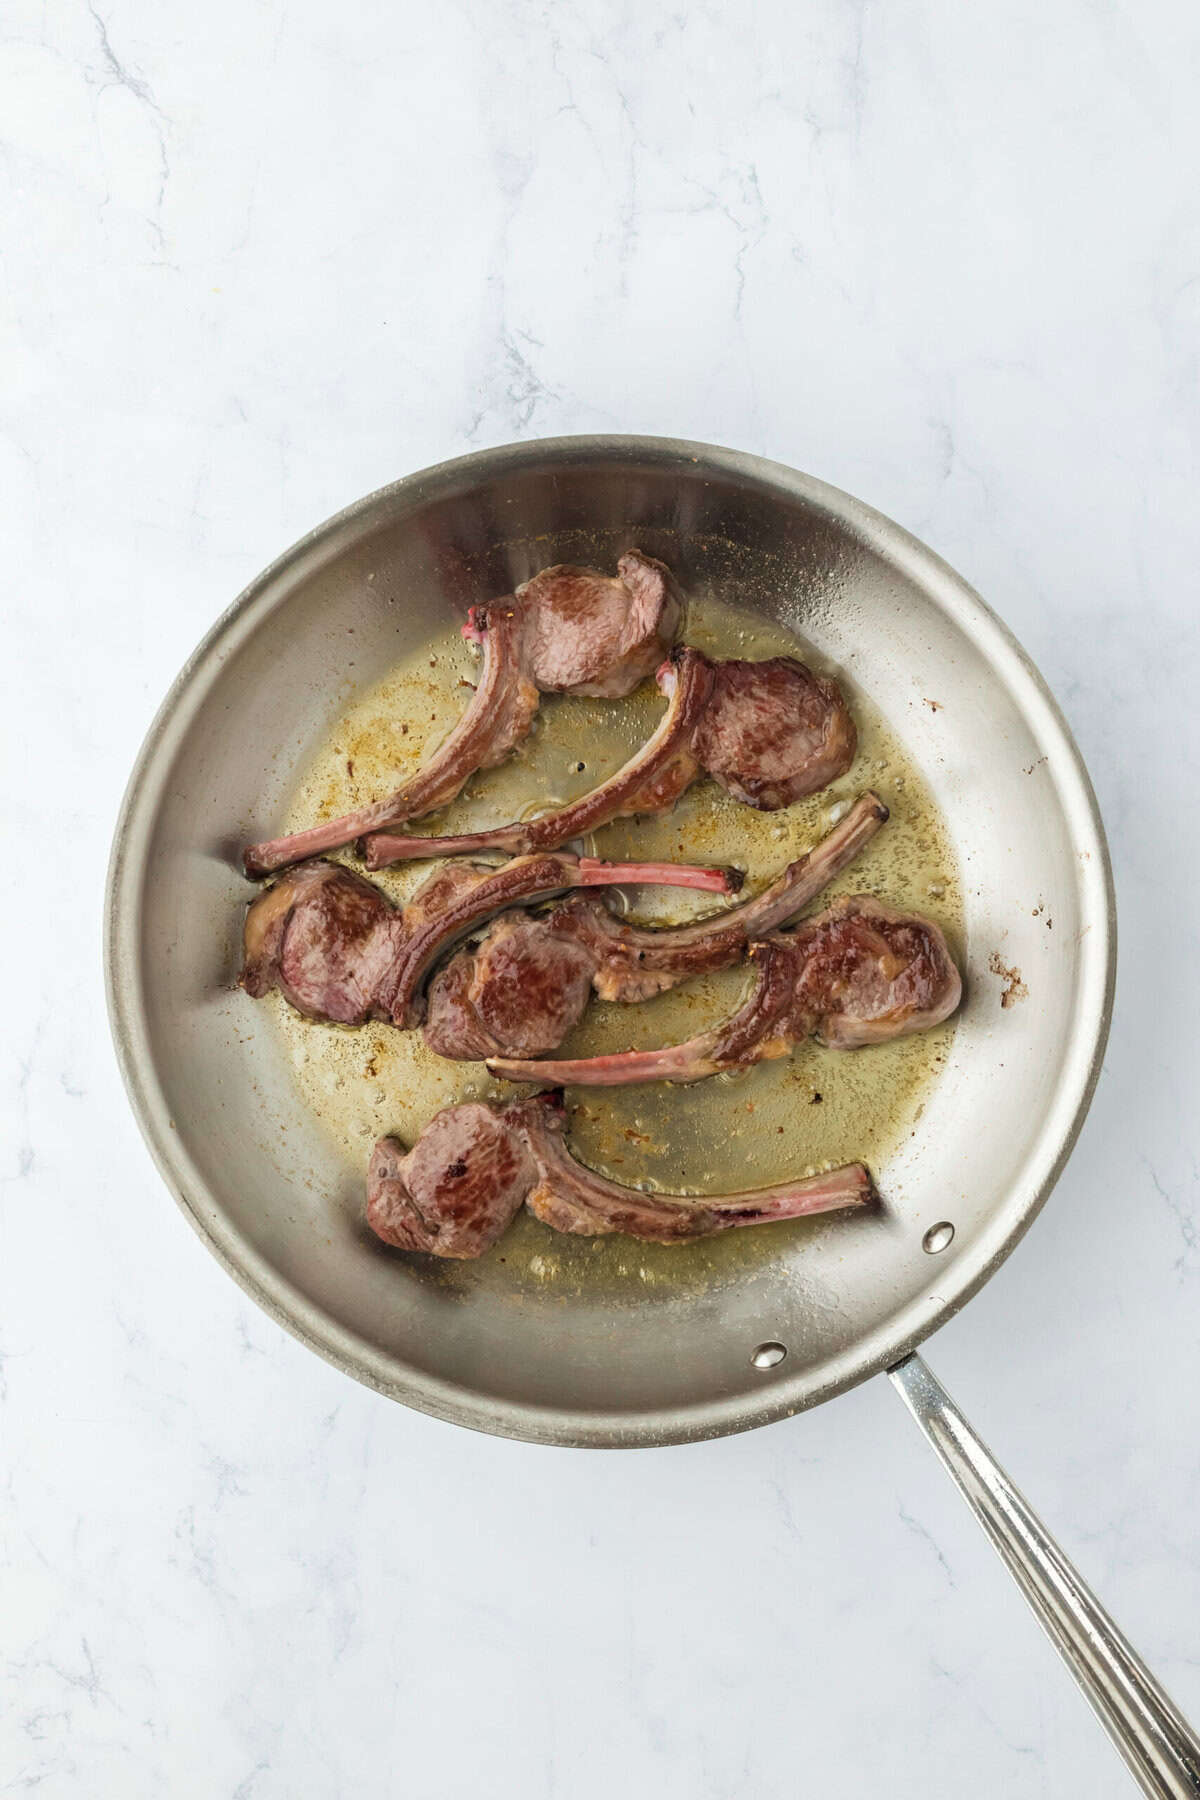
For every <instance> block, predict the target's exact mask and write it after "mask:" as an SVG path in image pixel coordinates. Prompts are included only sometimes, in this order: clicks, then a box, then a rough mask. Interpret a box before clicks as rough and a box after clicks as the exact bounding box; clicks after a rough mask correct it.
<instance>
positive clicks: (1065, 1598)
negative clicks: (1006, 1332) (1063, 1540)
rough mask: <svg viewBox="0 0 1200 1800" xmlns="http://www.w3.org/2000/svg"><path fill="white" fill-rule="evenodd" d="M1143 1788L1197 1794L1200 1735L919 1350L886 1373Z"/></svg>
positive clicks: (1161, 1794) (1166, 1794) (1188, 1797)
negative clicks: (1084, 1580)
mask: <svg viewBox="0 0 1200 1800" xmlns="http://www.w3.org/2000/svg"><path fill="white" fill-rule="evenodd" d="M888 1374H889V1375H890V1376H891V1378H892V1381H893V1383H894V1384H895V1386H896V1387H897V1388H898V1389H899V1391H900V1394H901V1396H902V1397H903V1399H904V1401H905V1404H906V1405H907V1406H908V1409H909V1411H910V1412H911V1413H912V1415H913V1417H914V1419H915V1420H916V1421H917V1424H918V1425H919V1426H920V1427H921V1429H922V1431H924V1433H925V1435H926V1437H927V1438H928V1439H929V1441H930V1443H931V1444H932V1445H933V1447H934V1449H935V1450H936V1451H937V1453H938V1455H939V1456H940V1457H941V1459H942V1462H943V1463H944V1465H945V1467H946V1468H947V1469H948V1470H949V1472H950V1474H951V1476H952V1477H953V1478H954V1480H955V1481H956V1482H957V1483H958V1486H959V1487H960V1488H961V1490H962V1492H963V1494H964V1495H965V1497H966V1500H967V1504H968V1505H969V1506H970V1508H971V1510H972V1512H973V1513H974V1514H975V1516H976V1518H977V1519H978V1520H979V1522H980V1524H981V1525H982V1526H983V1528H984V1530H985V1531H986V1532H987V1534H988V1536H989V1537H990V1538H991V1540H992V1543H993V1544H994V1545H995V1547H996V1549H997V1550H998V1551H999V1552H1000V1555H1001V1556H1002V1557H1003V1559H1004V1561H1005V1563H1006V1564H1007V1566H1008V1571H1009V1573H1010V1574H1011V1575H1012V1576H1013V1578H1014V1579H1015V1581H1016V1583H1017V1585H1018V1587H1019V1588H1020V1589H1021V1592H1022V1593H1023V1594H1024V1595H1025V1598H1026V1599H1027V1600H1028V1602H1029V1604H1030V1606H1032V1608H1033V1610H1034V1612H1035V1613H1036V1614H1037V1617H1038V1619H1039V1621H1040V1622H1041V1624H1042V1626H1043V1627H1044V1628H1045V1630H1046V1632H1047V1634H1048V1636H1049V1638H1050V1640H1051V1642H1052V1643H1053V1644H1054V1646H1055V1648H1056V1649H1057V1650H1058V1652H1059V1654H1060V1655H1061V1656H1062V1658H1063V1660H1064V1661H1065V1662H1066V1664H1067V1666H1068V1668H1069V1669H1070V1670H1071V1673H1072V1674H1073V1675H1074V1677H1075V1679H1076V1681H1077V1682H1078V1683H1079V1685H1080V1687H1081V1688H1082V1689H1083V1691H1084V1693H1085V1695H1086V1696H1087V1698H1088V1701H1089V1702H1090V1704H1091V1706H1092V1708H1093V1709H1094V1711H1095V1712H1096V1714H1097V1715H1098V1717H1099V1719H1100V1723H1101V1724H1102V1725H1103V1726H1104V1728H1105V1730H1106V1731H1107V1732H1108V1735H1109V1736H1110V1737H1111V1738H1112V1740H1113V1742H1114V1744H1115V1745H1116V1746H1117V1749H1118V1750H1119V1751H1120V1752H1121V1755H1122V1756H1123V1757H1124V1758H1125V1761H1126V1763H1127V1764H1128V1766H1129V1769H1130V1771H1131V1772H1132V1774H1133V1776H1134V1778H1135V1779H1136V1781H1137V1782H1138V1783H1139V1785H1140V1786H1141V1788H1142V1790H1143V1792H1144V1793H1147V1794H1153V1795H1154V1796H1155V1797H1156V1800H1197V1796H1200V1739H1197V1737H1196V1734H1195V1733H1194V1732H1193V1730H1192V1729H1191V1727H1190V1725H1189V1724H1188V1722H1187V1720H1186V1719H1185V1718H1184V1717H1183V1715H1182V1713H1180V1712H1179V1711H1178V1709H1177V1708H1176V1707H1175V1706H1174V1704H1173V1703H1172V1701H1171V1700H1170V1699H1169V1698H1168V1696H1167V1695H1166V1694H1165V1693H1164V1692H1163V1690H1162V1688H1160V1687H1159V1685H1158V1683H1157V1681H1155V1679H1154V1677H1153V1675H1151V1673H1150V1671H1149V1669H1148V1668H1147V1667H1146V1665H1145V1663H1143V1662H1142V1660H1141V1658H1140V1657H1139V1656H1138V1655H1137V1654H1136V1652H1135V1651H1134V1649H1133V1646H1132V1645H1131V1644H1130V1643H1129V1642H1128V1641H1127V1639H1126V1638H1124V1637H1123V1636H1122V1634H1121V1633H1120V1631H1118V1629H1117V1627H1116V1625H1114V1623H1113V1621H1112V1620H1111V1619H1110V1618H1109V1616H1108V1614H1107V1613H1106V1612H1105V1611H1104V1608H1103V1607H1102V1606H1101V1605H1100V1603H1099V1601H1098V1600H1097V1599H1096V1597H1095V1595H1094V1594H1092V1592H1091V1591H1090V1589H1089V1588H1088V1587H1087V1586H1086V1584H1085V1583H1084V1582H1083V1581H1082V1580H1081V1579H1080V1577H1079V1575H1078V1574H1077V1572H1076V1571H1075V1569H1074V1568H1072V1566H1071V1564H1070V1563H1069V1562H1068V1561H1067V1559H1066V1557H1065V1556H1064V1555H1063V1553H1062V1551H1061V1550H1060V1549H1059V1547H1058V1545H1057V1544H1056V1543H1055V1542H1054V1539H1053V1538H1052V1537H1051V1536H1050V1534H1049V1532H1048V1531H1047V1530H1046V1528H1045V1526H1044V1525H1043V1524H1042V1522H1041V1520H1040V1519H1039V1518H1038V1517H1037V1514H1036V1513H1034V1512H1033V1511H1032V1510H1031V1509H1030V1507H1029V1506H1028V1505H1027V1504H1026V1502H1025V1500H1024V1499H1023V1498H1022V1496H1021V1495H1020V1494H1019V1493H1018V1491H1017V1489H1016V1488H1015V1487H1014V1486H1013V1484H1012V1482H1011V1481H1010V1480H1009V1478H1008V1476H1007V1475H1006V1474H1005V1473H1004V1470H1003V1469H1002V1468H1000V1466H999V1464H998V1463H996V1462H995V1461H994V1460H993V1458H992V1456H991V1453H990V1452H989V1451H988V1449H987V1448H986V1446H985V1445H984V1444H982V1443H981V1442H980V1440H979V1439H978V1438H977V1437H976V1435H975V1433H974V1432H973V1431H972V1429H971V1427H970V1426H969V1425H968V1424H967V1421H966V1420H965V1419H964V1418H963V1416H962V1414H961V1413H960V1412H959V1410H958V1408H957V1406H955V1404H954V1402H953V1400H951V1398H950V1396H949V1394H947V1392H946V1390H945V1388H944V1387H943V1386H942V1385H941V1383H940V1382H939V1381H938V1379H937V1377H936V1376H935V1375H934V1374H933V1373H932V1372H931V1371H930V1369H929V1368H928V1367H927V1365H926V1364H925V1363H924V1362H923V1361H922V1359H921V1358H920V1357H919V1356H915V1355H914V1356H906V1357H905V1358H904V1361H903V1362H899V1363H897V1364H896V1366H895V1367H894V1368H892V1369H889V1370H888Z"/></svg>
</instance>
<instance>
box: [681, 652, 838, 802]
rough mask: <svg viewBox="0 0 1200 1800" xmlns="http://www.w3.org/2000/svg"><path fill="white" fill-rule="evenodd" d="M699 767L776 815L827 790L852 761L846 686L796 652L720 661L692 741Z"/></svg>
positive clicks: (736, 795)
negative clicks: (816, 669)
mask: <svg viewBox="0 0 1200 1800" xmlns="http://www.w3.org/2000/svg"><path fill="white" fill-rule="evenodd" d="M693 742H694V747H695V751H696V755H697V757H698V758H699V761H700V763H701V765H702V766H703V767H704V768H705V769H707V771H708V773H709V774H710V775H711V776H712V777H713V779H714V780H715V781H719V782H720V784H721V786H722V787H723V788H727V789H728V790H729V792H730V793H731V794H732V795H733V796H734V798H735V799H736V800H744V801H745V803H746V805H747V806H757V807H758V808H760V810H761V811H763V812H777V811H778V810H779V808H780V807H781V806H791V804H792V802H793V801H795V800H801V799H803V797H804V795H805V794H814V793H816V792H817V790H818V789H819V788H823V787H828V786H829V783H830V782H831V781H836V780H837V778H838V776H839V775H843V774H845V772H846V770H847V769H848V768H849V767H850V764H851V763H852V762H853V761H854V752H855V749H856V748H857V742H858V740H857V734H856V732H855V729H854V721H853V719H852V718H851V717H850V714H849V712H848V711H847V709H846V702H845V701H844V700H843V698H842V695H841V691H840V689H839V688H838V687H837V685H836V684H835V683H834V682H832V681H826V680H825V679H824V678H823V677H822V676H820V675H814V674H813V673H812V671H811V669H808V668H806V667H805V665H804V664H803V663H802V662H797V661H796V659H795V657H792V656H773V657H772V658H771V659H770V661H769V662H755V663H748V662H724V663H718V664H717V670H716V681H715V682H714V685H713V696H712V700H711V702H710V704H709V706H708V707H707V708H706V710H705V713H704V716H703V718H702V719H701V721H700V726H699V729H698V731H697V733H696V736H695V739H694V740H693Z"/></svg>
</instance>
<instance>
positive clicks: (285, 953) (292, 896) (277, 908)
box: [241, 852, 731, 1047]
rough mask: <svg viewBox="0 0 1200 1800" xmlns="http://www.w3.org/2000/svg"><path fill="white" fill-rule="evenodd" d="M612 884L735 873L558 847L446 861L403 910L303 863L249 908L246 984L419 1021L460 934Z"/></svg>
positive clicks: (340, 1017) (351, 1013) (315, 1011)
mask: <svg viewBox="0 0 1200 1800" xmlns="http://www.w3.org/2000/svg"><path fill="white" fill-rule="evenodd" d="M617 882H655V883H660V884H669V885H673V886H680V887H700V888H705V889H708V890H710V891H727V890H728V888H729V886H730V884H731V878H730V876H729V875H728V873H727V872H725V871H722V870H714V869H693V868H689V867H687V866H686V865H676V864H673V863H604V862H599V861H597V860H596V859H595V858H594V857H579V856H570V855H567V854H565V853H563V852H559V853H558V854H556V855H552V856H549V855H548V856H526V857H519V858H517V859H516V860H515V861H513V862H508V863H504V864H503V865H502V866H501V867H500V868H488V867H486V866H485V865H483V864H480V863H469V862H462V863H447V864H446V865H445V866H444V867H442V868H440V869H437V870H435V872H434V873H433V874H432V875H431V876H430V877H429V879H428V880H427V881H425V882H423V883H422V885H421V887H420V888H418V890H417V892H416V893H415V894H414V895H413V898H412V899H411V901H410V902H409V904H408V905H407V906H406V907H405V908H404V911H403V912H402V913H401V912H399V911H397V909H396V908H395V907H394V906H393V905H392V903H391V901H390V900H389V899H388V897H387V895H386V894H384V893H382V892H381V891H380V890H379V889H378V888H377V887H376V886H375V885H374V883H373V882H370V881H367V880H366V879H365V877H364V876H362V875H356V874H355V873H354V871H353V870H352V869H347V868H345V867H343V866H342V864H341V863H331V862H323V861H320V860H317V861H313V862H306V863H301V864H299V865H298V866H297V867H296V868H294V869H289V870H287V871H286V873H285V874H283V875H282V876H281V877H280V879H279V880H278V881H277V882H276V883H275V884H274V886H273V887H270V888H268V889H267V890H266V892H265V893H262V894H260V895H259V896H258V898H257V899H256V900H254V901H253V903H252V904H251V906H250V908H249V911H248V912H247V914H246V925H245V933H244V942H245V960H244V965H243V969H242V978H241V979H242V986H243V987H244V988H245V989H246V991H247V993H249V994H252V995H253V996H254V997H255V998H256V999H257V998H261V996H262V995H263V994H265V993H267V992H268V991H269V990H270V989H271V988H273V987H278V988H279V990H280V991H281V993H282V994H283V995H284V998H285V999H287V1000H288V1001H289V1002H290V1003H291V1004H292V1005H293V1006H294V1007H296V1008H297V1010H298V1011H300V1012H302V1013H305V1014H307V1016H308V1017H309V1018H310V1019H324V1020H327V1021H329V1022H331V1023H333V1024H336V1025H362V1024H364V1023H365V1022H366V1020H367V1019H390V1020H391V1022H392V1024H394V1025H400V1026H411V1025H416V1024H419V1022H420V1019H421V1016H422V1013H423V1010H424V993H423V990H424V984H425V981H426V978H427V976H428V974H429V972H430V970H431V969H432V968H433V966H434V964H435V963H436V962H437V961H439V959H440V958H441V957H442V956H443V955H445V954H446V952H447V951H448V950H450V949H452V948H453V946H454V945H455V944H456V943H457V942H458V941H459V939H460V938H462V937H465V936H467V935H468V934H469V933H470V932H472V931H474V930H475V929H477V928H478V927H479V926H480V925H482V924H483V923H484V922H485V921H487V920H488V919H491V918H494V917H495V916H496V915H497V914H499V913H502V912H504V911H506V910H508V909H509V908H510V907H514V906H519V905H521V903H522V902H529V901H536V900H545V899H549V898H551V897H553V896H554V895H557V894H561V893H564V892H565V891H566V890H567V889H569V888H572V887H608V886H612V885H613V884H615V883H617ZM522 1041H524V1040H522ZM547 1047H550V1046H547Z"/></svg>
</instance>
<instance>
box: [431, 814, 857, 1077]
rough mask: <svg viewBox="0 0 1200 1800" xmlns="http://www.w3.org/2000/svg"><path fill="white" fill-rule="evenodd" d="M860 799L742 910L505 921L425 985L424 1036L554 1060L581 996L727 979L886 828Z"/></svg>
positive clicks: (458, 1053) (595, 901)
mask: <svg viewBox="0 0 1200 1800" xmlns="http://www.w3.org/2000/svg"><path fill="white" fill-rule="evenodd" d="M887 816H888V810H887V807H886V806H885V805H884V804H883V802H882V800H880V798H879V797H878V795H877V794H871V793H867V794H864V795H863V796H862V797H861V798H860V799H859V800H858V801H856V803H855V804H854V806H853V807H852V808H851V809H850V811H849V812H848V813H847V815H846V817H845V818H844V819H842V820H841V822H840V823H839V824H838V825H836V826H835V827H834V829H833V830H832V831H831V832H830V833H829V834H828V835H827V836H826V837H825V838H824V839H823V840H822V841H821V842H820V843H819V844H818V845H817V846H816V848H815V849H813V850H811V851H809V853H808V854H807V855H806V856H802V857H800V858H799V859H798V860H797V861H796V862H793V863H792V864H791V865H790V866H789V867H788V868H787V869H785V870H784V872H783V874H782V875H780V876H779V877H778V879H777V880H776V881H774V882H772V883H771V885H770V887H768V888H765V889H764V890H763V892H762V893H761V894H758V895H757V896H756V897H755V898H754V899H752V900H746V901H743V902H741V903H740V904H739V905H737V906H732V907H730V908H728V910H726V911H724V912H720V913H717V914H715V915H712V916H710V917H708V918H704V919H700V920H698V921H696V922H695V923H694V924H691V925H682V926H673V927H670V928H663V927H658V928H654V929H648V928H646V927H645V926H638V925H631V924H629V923H628V921H627V920H624V919H620V918H618V917H617V916H616V914H615V913H613V912H612V911H611V910H610V908H609V907H607V906H606V905H605V904H604V903H603V901H602V900H600V899H599V898H593V897H592V896H589V895H584V894H573V895H571V896H570V897H569V898H568V899H566V900H565V901H563V902H562V903H561V904H560V905H558V906H557V907H555V908H554V909H553V910H552V911H551V912H549V913H548V914H542V915H537V916H531V915H530V914H528V913H508V914H506V915H505V916H504V917H503V918H500V919H498V920H497V921H496V923H495V924H494V925H492V926H491V927H490V929H489V930H488V932H487V934H486V935H485V937H484V939H483V941H482V943H480V944H479V945H478V946H477V947H476V948H474V949H463V950H460V951H459V952H458V953H457V954H456V955H455V956H454V957H452V958H451V960H450V962H449V963H447V964H446V965H445V967H444V968H442V969H440V970H439V971H438V973H437V974H436V975H435V976H434V979H433V981H432V983H431V984H430V988H429V1002H428V1008H427V1011H426V1017H425V1025H424V1034H425V1041H426V1043H427V1044H428V1045H429V1047H430V1049H431V1050H434V1051H436V1053H437V1054H438V1055H439V1056H446V1057H450V1058H454V1059H458V1060H461V1061H467V1062H473V1061H477V1060H480V1059H483V1058H486V1057H497V1056H509V1057H522V1058H527V1057H533V1056H542V1055H544V1054H545V1053H546V1052H547V1051H549V1050H555V1049H557V1048H558V1046H559V1045H560V1044H561V1043H562V1041H563V1039H564V1037H565V1036H566V1034H567V1032H568V1031H570V1030H571V1028H572V1027H573V1026H574V1025H576V1024H578V1022H579V1020H580V1019H581V1018H582V1017H583V1013H584V1009H585V1008H586V1006H587V1003H588V999H589V997H590V995H591V994H592V993H593V992H595V993H597V994H599V995H600V997H601V998H602V999H605V1000H620V1001H636V1000H645V999H647V998H649V996H650V995H652V994H658V993H662V992H663V991H664V990H665V989H667V988H671V987H675V986H676V985H677V983H679V982H681V981H686V980H687V979H688V978H689V977H690V976H693V975H699V974H705V973H708V972H710V971H712V970H715V969H727V968H729V967H730V966H731V965H732V964H733V963H735V962H737V961H739V960H740V958H741V957H742V956H744V955H745V953H746V946H747V944H749V943H750V942H752V941H753V940H756V939H760V938H763V937H765V936H767V935H768V934H769V933H770V932H772V931H774V930H776V929H777V927H779V926H780V925H783V924H786V923H787V921H788V920H789V919H792V918H794V917H795V915H796V914H797V913H798V912H800V911H801V910H802V909H803V908H804V907H805V906H807V905H808V904H809V902H810V901H811V900H813V899H815V897H816V896H817V895H818V894H819V893H820V892H821V891H822V889H823V888H825V887H827V886H828V884H829V883H830V882H831V881H832V880H833V878H834V876H835V875H837V874H839V873H840V871H841V870H842V869H844V868H846V867H847V866H848V865H849V864H850V863H851V862H852V861H853V860H854V858H855V857H856V856H857V855H858V854H859V852H860V851H861V850H862V849H863V848H864V846H865V845H866V844H868V843H869V842H870V841H871V839H872V838H873V837H874V835H875V833H876V832H877V831H878V830H879V828H880V826H881V825H882V824H883V823H884V821H885V820H886V819H887Z"/></svg>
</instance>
